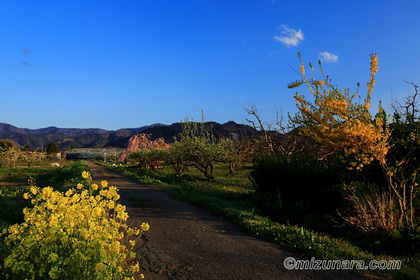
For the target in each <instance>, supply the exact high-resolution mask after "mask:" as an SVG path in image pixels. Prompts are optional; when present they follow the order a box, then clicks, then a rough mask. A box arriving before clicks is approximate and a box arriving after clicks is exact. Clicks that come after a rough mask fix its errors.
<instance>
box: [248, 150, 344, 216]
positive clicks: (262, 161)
mask: <svg viewBox="0 0 420 280" xmlns="http://www.w3.org/2000/svg"><path fill="white" fill-rule="evenodd" d="M341 171H342V168H341V167H340V166H335V165H326V164H325V163H323V162H320V161H317V160H314V159H312V158H310V157H309V156H305V155H296V156H292V157H290V158H285V157H283V156H281V155H276V154H275V155H265V156H262V157H261V158H259V159H258V160H256V162H255V163H254V166H253V168H252V171H251V173H250V176H251V180H252V182H253V184H254V187H255V188H256V190H257V191H258V192H261V193H265V192H267V193H271V194H272V195H273V196H276V197H278V195H280V198H281V200H285V201H287V202H289V203H302V202H301V201H304V202H309V203H310V204H311V208H313V207H315V208H320V209H326V208H327V209H336V208H337V207H338V206H339V205H340V197H341V195H340V192H339V191H338V190H336V189H335V188H334V186H335V185H337V184H340V176H339V174H340V173H341Z"/></svg>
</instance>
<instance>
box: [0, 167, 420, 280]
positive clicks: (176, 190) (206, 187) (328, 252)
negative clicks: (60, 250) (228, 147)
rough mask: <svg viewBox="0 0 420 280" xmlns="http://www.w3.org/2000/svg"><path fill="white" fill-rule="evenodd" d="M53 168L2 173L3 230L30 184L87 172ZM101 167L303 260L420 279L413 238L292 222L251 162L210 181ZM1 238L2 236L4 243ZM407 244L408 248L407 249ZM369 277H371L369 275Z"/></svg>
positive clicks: (220, 171) (62, 186)
mask: <svg viewBox="0 0 420 280" xmlns="http://www.w3.org/2000/svg"><path fill="white" fill-rule="evenodd" d="M52 163H53V161H49V160H45V161H41V162H39V163H38V164H37V165H36V166H32V167H30V168H29V167H27V166H26V165H25V163H24V162H18V163H17V165H16V167H15V168H9V167H3V168H1V169H0V195H1V196H0V226H1V228H2V229H5V228H8V227H9V226H10V225H12V224H14V223H21V222H23V213H22V210H23V208H25V207H31V204H30V203H29V201H27V200H24V199H23V194H24V193H26V192H29V191H30V186H31V185H34V184H35V185H38V186H40V187H44V186H52V187H53V188H54V189H57V190H61V191H64V190H68V189H69V188H71V187H75V186H76V185H77V184H78V183H79V182H80V178H81V176H80V174H81V173H82V172H83V171H86V170H87V167H86V166H85V165H84V164H81V163H80V162H70V161H60V162H59V164H60V167H53V166H52ZM101 164H103V165H106V166H107V167H108V168H110V169H112V170H115V171H118V172H120V173H123V174H126V175H129V176H131V177H133V178H134V179H136V180H137V181H139V182H140V183H143V184H153V185H158V186H159V187H160V188H162V189H163V190H165V191H167V192H169V193H170V194H171V195H173V196H174V197H177V198H179V199H182V200H186V201H189V202H191V203H193V204H196V205H198V206H200V207H203V208H205V209H207V210H208V211H210V212H213V213H215V214H217V215H220V216H223V217H225V218H227V219H229V220H232V221H233V222H235V223H236V224H238V225H239V226H240V228H241V229H242V230H243V231H247V232H249V233H250V234H252V235H254V236H258V237H261V238H263V239H266V240H268V241H270V242H273V243H277V244H280V245H282V246H285V247H286V248H288V249H290V250H294V251H297V252H301V253H303V254H305V255H307V256H311V257H315V258H317V259H329V260H333V259H341V260H343V259H348V260H364V261H365V262H369V261H371V260H378V261H380V260H401V261H402V267H401V269H399V270H381V271H378V270H377V271H374V273H375V274H376V273H377V274H378V275H380V276H384V277H391V278H396V279H416V277H417V276H418V275H419V274H420V266H419V263H418V259H419V257H420V255H419V253H418V251H415V250H416V249H413V250H414V251H410V248H417V247H416V246H417V244H416V243H415V242H418V238H417V237H416V236H411V239H410V237H409V236H395V238H394V239H390V238H389V237H387V238H386V237H384V236H378V235H368V234H365V235H363V234H361V233H360V232H357V231H355V230H354V229H351V228H350V227H344V226H343V227H342V228H335V227H332V226H330V225H331V223H330V220H328V219H325V216H328V217H330V218H337V216H334V213H332V212H331V213H328V215H325V213H323V212H313V213H310V214H307V213H306V214H304V217H303V219H300V220H299V221H298V222H296V221H297V220H296V219H295V216H296V215H299V214H302V213H304V212H302V211H300V209H302V207H303V206H302V205H300V204H299V203H295V204H293V205H292V204H291V205H289V206H288V207H286V208H284V207H283V208H280V204H281V200H279V197H277V196H275V195H272V194H268V193H260V192H257V191H256V189H255V186H254V185H253V183H252V180H250V172H251V171H252V170H253V168H254V167H253V165H252V164H250V163H248V164H245V165H244V166H243V167H242V168H240V169H239V170H238V171H236V172H234V174H233V175H232V174H230V173H229V170H228V168H227V167H226V165H225V164H221V163H218V164H216V165H215V167H214V180H213V181H212V182H209V181H208V180H207V178H206V177H205V176H204V175H203V174H202V173H200V172H199V171H198V170H197V169H195V168H194V167H189V168H188V170H186V171H184V173H183V174H182V175H180V176H179V175H175V173H174V170H172V168H171V167H170V166H167V165H165V166H163V168H160V169H157V171H153V170H151V169H148V168H140V167H139V166H137V165H134V164H131V165H127V164H109V163H108V164H104V163H101ZM28 180H29V181H28ZM132 201H135V202H137V204H136V205H138V206H137V207H144V206H145V205H147V199H145V198H142V197H133V198H132ZM303 208H304V207H303ZM290 209H294V210H295V211H291V210H290ZM282 211H283V212H282ZM302 221H304V222H302ZM303 223H304V224H303ZM413 234H415V233H413ZM355 236H356V238H354V237H355ZM3 238H4V236H3V237H2V240H3ZM392 242H394V247H395V246H397V247H398V246H399V247H401V248H403V252H402V253H401V251H395V250H393V248H394V247H392V246H389V244H392ZM407 243H411V244H410V246H411V247H410V246H408V245H407ZM2 248H3V249H2V252H1V255H2V259H4V258H5V257H6V256H7V255H8V253H9V252H8V251H7V249H6V247H5V246H4V245H2ZM369 275H370V276H372V273H369Z"/></svg>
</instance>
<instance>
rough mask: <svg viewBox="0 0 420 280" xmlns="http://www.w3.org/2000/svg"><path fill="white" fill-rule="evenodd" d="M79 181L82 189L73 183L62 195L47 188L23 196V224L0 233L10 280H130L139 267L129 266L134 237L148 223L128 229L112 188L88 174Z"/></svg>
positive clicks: (34, 187)
mask: <svg viewBox="0 0 420 280" xmlns="http://www.w3.org/2000/svg"><path fill="white" fill-rule="evenodd" d="M82 177H83V178H84V179H86V181H87V182H88V183H89V184H88V185H87V187H85V186H84V185H83V184H78V185H77V187H76V188H75V189H69V190H68V191H66V192H65V193H64V194H63V193H61V192H58V191H56V190H54V189H53V188H51V187H46V188H43V189H39V188H38V187H36V186H31V188H30V192H29V193H26V194H25V195H24V197H25V198H26V199H31V202H32V204H33V205H34V207H33V208H31V209H29V208H25V209H24V216H25V221H24V222H23V223H22V224H15V225H13V226H11V227H9V228H8V229H7V230H4V231H3V234H4V235H7V236H6V238H5V244H6V246H8V248H9V249H10V251H11V254H10V255H9V256H8V257H7V258H6V259H5V261H4V268H5V269H6V272H7V274H8V276H9V277H11V278H16V279H134V278H132V277H133V275H134V274H136V273H137V272H138V271H139V265H138V263H136V264H134V265H129V262H131V263H132V262H133V261H132V260H130V259H134V258H135V256H136V254H135V253H134V252H132V249H133V247H134V246H135V244H136V240H133V238H135V239H137V238H138V236H139V235H140V233H141V232H144V231H146V230H148V229H149V225H148V224H147V223H143V224H142V225H141V229H137V228H129V227H128V226H127V225H126V220H127V218H128V214H127V213H126V211H125V210H126V209H125V206H123V205H121V204H117V203H116V202H117V200H118V199H119V195H118V193H117V188H116V187H112V186H111V187H109V188H108V189H104V188H103V187H102V188H100V189H98V186H97V185H95V184H92V183H91V175H90V174H89V173H88V172H83V174H82ZM105 185H107V182H105V181H104V182H102V184H101V186H105ZM136 236H137V237H136ZM140 277H142V275H140Z"/></svg>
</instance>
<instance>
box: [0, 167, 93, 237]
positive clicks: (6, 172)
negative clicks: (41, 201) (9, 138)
mask: <svg viewBox="0 0 420 280" xmlns="http://www.w3.org/2000/svg"><path fill="white" fill-rule="evenodd" d="M83 170H88V169H87V167H86V166H85V165H84V164H83V163H81V162H76V163H69V162H66V163H64V162H62V163H61V167H58V168H57V167H52V166H51V162H49V161H44V162H41V163H39V165H37V166H34V167H30V168H28V167H25V166H17V167H15V168H1V169H0V231H1V230H2V229H4V228H7V227H9V226H10V225H11V224H14V223H20V222H23V213H22V210H23V208H25V207H30V206H31V203H30V201H28V200H24V199H23V194H24V193H26V192H28V191H29V188H30V184H33V185H38V186H40V187H45V186H52V187H54V188H56V189H65V188H67V187H69V186H74V185H76V184H77V182H76V181H75V179H73V178H80V174H81V173H82V171H83Z"/></svg>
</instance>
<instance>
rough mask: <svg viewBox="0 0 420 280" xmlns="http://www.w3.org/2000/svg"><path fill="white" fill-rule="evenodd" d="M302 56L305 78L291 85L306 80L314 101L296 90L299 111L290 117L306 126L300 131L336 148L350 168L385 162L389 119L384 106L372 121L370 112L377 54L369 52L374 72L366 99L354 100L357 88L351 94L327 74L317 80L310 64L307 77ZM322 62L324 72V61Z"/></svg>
mask: <svg viewBox="0 0 420 280" xmlns="http://www.w3.org/2000/svg"><path fill="white" fill-rule="evenodd" d="M299 58H300V68H301V76H302V80H301V81H297V82H294V83H292V84H290V85H289V88H294V87H298V86H300V85H302V84H306V85H307V87H308V89H309V91H310V93H311V95H312V96H313V97H314V98H315V103H314V104H313V103H311V102H310V101H309V100H308V99H306V98H305V96H303V95H301V94H299V93H298V92H297V93H296V95H295V100H296V106H297V108H298V109H299V113H298V114H297V115H296V116H295V117H293V118H290V120H291V122H292V123H293V124H296V125H300V126H303V128H302V129H301V133H302V134H303V135H304V136H307V137H310V138H312V139H314V140H315V141H316V142H318V143H320V144H321V145H324V146H328V147H331V148H333V149H334V150H335V151H336V152H337V153H338V154H339V155H341V157H342V159H343V161H345V162H347V163H348V164H349V169H353V168H356V169H360V168H362V167H363V165H366V164H369V163H370V162H372V161H373V160H378V161H379V162H381V163H384V161H385V156H386V154H387V152H388V149H389V145H388V141H387V140H388V137H389V135H390V132H389V129H388V123H387V121H386V118H382V117H381V116H382V115H383V114H384V112H383V109H382V108H381V107H379V113H378V114H377V116H378V117H376V118H375V119H374V120H373V121H372V116H371V115H370V113H369V109H370V101H371V93H372V90H373V86H374V84H375V74H376V72H377V71H378V57H377V55H376V54H372V55H371V56H370V58H371V63H370V71H371V74H370V80H369V82H368V83H367V87H368V90H367V96H366V98H365V100H364V101H363V102H354V101H353V99H354V98H355V97H356V95H357V94H358V90H357V91H356V92H355V93H354V94H352V95H350V91H349V89H345V90H344V91H342V90H340V89H338V88H337V87H334V86H332V85H331V84H330V80H329V78H328V76H327V77H326V78H325V79H324V80H316V79H315V78H314V74H313V67H312V65H311V64H310V69H311V72H312V78H308V77H307V76H306V74H305V67H304V65H303V61H302V57H301V55H300V54H299ZM319 65H320V69H321V73H322V75H324V73H323V70H322V66H321V63H319Z"/></svg>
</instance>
